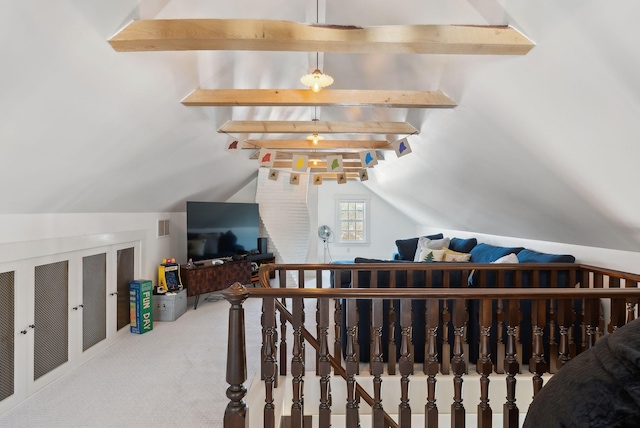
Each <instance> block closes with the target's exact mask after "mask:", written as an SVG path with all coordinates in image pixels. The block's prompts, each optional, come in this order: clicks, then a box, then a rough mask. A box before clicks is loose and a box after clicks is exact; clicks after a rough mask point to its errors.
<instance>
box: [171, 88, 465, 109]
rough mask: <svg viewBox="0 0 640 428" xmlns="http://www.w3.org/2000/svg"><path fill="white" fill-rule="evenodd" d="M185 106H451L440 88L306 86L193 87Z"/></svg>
mask: <svg viewBox="0 0 640 428" xmlns="http://www.w3.org/2000/svg"><path fill="white" fill-rule="evenodd" d="M182 104H184V105H186V106H212V107H218V106H276V107H278V106H357V107H401V108H453V107H455V106H456V103H455V102H454V101H453V100H452V99H451V98H449V97H447V96H446V95H445V94H443V93H442V92H441V91H375V90H331V89H329V90H326V89H325V90H324V91H320V92H313V91H310V90H308V89H196V90H195V91H193V92H192V93H191V94H189V95H188V96H187V97H186V98H185V99H183V100H182Z"/></svg>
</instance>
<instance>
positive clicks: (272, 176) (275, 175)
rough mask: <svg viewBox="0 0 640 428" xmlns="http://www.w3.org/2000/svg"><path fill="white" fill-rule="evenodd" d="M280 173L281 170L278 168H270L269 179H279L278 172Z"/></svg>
mask: <svg viewBox="0 0 640 428" xmlns="http://www.w3.org/2000/svg"><path fill="white" fill-rule="evenodd" d="M279 173H280V171H278V170H277V169H270V170H269V180H274V181H278V174H279Z"/></svg>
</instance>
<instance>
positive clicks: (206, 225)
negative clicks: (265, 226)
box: [187, 201, 260, 262]
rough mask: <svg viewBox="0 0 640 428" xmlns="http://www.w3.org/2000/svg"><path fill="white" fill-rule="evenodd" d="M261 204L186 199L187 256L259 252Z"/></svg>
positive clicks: (199, 256)
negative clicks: (259, 206) (259, 209)
mask: <svg viewBox="0 0 640 428" xmlns="http://www.w3.org/2000/svg"><path fill="white" fill-rule="evenodd" d="M259 228H260V215H259V213H258V204H255V203H234V202H191V201H187V258H189V259H192V260H193V261H194V262H196V261H198V260H209V259H217V258H222V257H230V256H235V255H241V254H247V253H251V252H256V251H257V248H258V236H259Z"/></svg>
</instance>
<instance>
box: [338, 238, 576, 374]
mask: <svg viewBox="0 0 640 428" xmlns="http://www.w3.org/2000/svg"><path fill="white" fill-rule="evenodd" d="M429 238H430V239H441V238H442V234H437V235H431V236H429ZM418 239H419V238H411V239H406V240H398V241H396V244H397V248H398V253H396V254H395V255H394V260H378V259H366V258H356V259H355V260H354V263H356V264H358V263H380V264H385V263H413V257H414V254H415V252H416V246H417V243H418ZM449 249H451V250H453V251H457V252H462V253H470V254H471V259H470V262H472V263H483V264H484V263H487V264H490V263H493V262H495V261H496V260H498V259H500V258H501V257H503V256H506V255H509V254H516V256H517V258H518V261H519V262H521V263H573V262H575V258H574V257H573V256H571V255H557V254H547V253H540V252H536V251H533V250H529V249H525V248H522V247H500V246H494V245H489V244H483V243H480V244H477V241H476V239H475V238H471V239H460V238H452V239H451V241H450V244H449ZM403 258H404V259H403ZM435 263H436V264H437V263H443V262H435ZM444 263H447V262H444ZM456 265H458V266H460V270H459V271H458V270H456V271H452V272H449V273H448V275H449V278H448V286H449V287H450V288H459V287H478V286H495V285H496V284H497V277H496V273H495V272H494V271H490V272H487V273H486V276H485V278H484V281H485V284H481V280H480V278H479V277H478V274H477V272H476V273H475V274H474V273H473V271H472V270H470V269H468V268H467V267H466V266H465V263H464V262H456ZM449 266H450V265H449ZM516 268H517V265H515V266H514V269H516ZM340 272H341V273H340V281H339V286H340V287H342V288H348V287H352V286H353V281H352V280H351V272H350V271H345V270H342V271H340ZM357 274H358V281H357V282H358V287H360V288H368V287H370V286H371V284H370V279H371V274H370V272H368V271H357ZM390 274H395V275H397V276H396V281H395V286H396V288H405V287H416V288H422V287H431V288H440V287H443V272H442V271H439V270H433V271H432V279H431V282H430V283H429V284H426V275H424V274H418V273H414V275H413V284H407V274H406V272H403V271H398V272H391V273H390V272H389V271H379V272H378V283H377V284H375V285H374V286H377V287H388V284H389V275H390ZM332 275H333V272H332ZM535 277H536V278H537V280H536V281H537V282H536V283H534V276H533V275H532V271H531V270H522V286H523V287H550V286H552V284H551V276H550V275H549V274H548V272H545V271H539V272H537V273H536V276H535ZM566 280H567V277H566V274H564V273H562V272H561V273H560V274H559V276H558V283H559V284H558V285H557V286H564V285H563V284H565V283H568V281H566ZM501 281H502V282H501V283H502V286H504V287H507V288H508V287H514V286H515V285H514V284H515V281H514V277H513V273H512V272H507V273H505V275H504V277H503V278H502V279H501ZM565 281H566V282H565ZM333 284H334V282H333V276H332V285H333ZM391 303H393V305H394V308H395V310H396V311H398V310H399V301H397V300H395V301H385V302H384V321H383V330H382V342H383V343H387V341H388V340H389V327H388V324H389V319H388V311H389V307H390V305H391ZM357 306H358V309H357V311H358V337H357V340H358V346H359V350H360V361H369V357H370V355H369V354H370V351H369V346H370V341H371V334H370V326H371V320H370V311H371V305H370V301H368V300H358V302H357ZM450 306H451V305H450ZM440 308H441V310H442V303H440ZM478 308H479V305H478V302H477V301H472V300H469V301H467V309H468V312H469V320H468V322H467V329H466V336H467V343H469V345H470V346H469V359H470V361H475V360H476V359H477V357H478V341H479V327H478V310H479V309H478ZM496 310H497V308H496V306H495V304H494V307H493V311H494V314H495V312H496ZM520 312H521V315H522V321H521V323H520V342H521V343H522V354H523V356H524V359H523V362H524V363H525V364H526V363H528V358H529V356H530V352H531V322H530V312H531V303H530V302H529V301H527V300H523V301H521V303H520ZM342 316H343V325H345V324H344V321H345V313H344V311H343V314H342ZM495 319H496V317H494V320H495ZM412 320H413V321H412V339H413V345H414V354H413V357H414V361H416V362H419V361H423V360H424V341H425V302H424V301H420V300H416V301H413V302H412ZM496 329H497V325H496V323H495V321H494V325H493V327H492V330H491V331H492V335H491V346H492V353H494V352H495V347H496V336H497V334H496ZM504 329H505V330H504V331H503V335H505V336H506V326H505V327H504ZM545 334H547V333H546V332H545ZM394 337H395V341H396V345H397V346H396V349H397V350H398V352H399V349H400V340H401V334H400V326H399V323H395V334H394ZM441 338H442V328H439V329H438V344H439V347H440V349H439V351H438V353H439V355H442V352H441V346H442V345H441ZM449 338H450V339H452V338H453V331H452V329H451V326H450V331H449ZM342 343H343V350H344V346H345V343H346V335H345V332H344V329H343V331H342ZM386 352H387V350H386V347H385V349H384V353H383V357H384V359H385V361H386V360H387V358H388V355H386ZM494 355H495V354H494ZM398 356H399V354H398Z"/></svg>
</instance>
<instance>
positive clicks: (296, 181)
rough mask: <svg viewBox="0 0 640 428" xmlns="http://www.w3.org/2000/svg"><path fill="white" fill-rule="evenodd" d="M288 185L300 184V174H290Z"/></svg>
mask: <svg viewBox="0 0 640 428" xmlns="http://www.w3.org/2000/svg"><path fill="white" fill-rule="evenodd" d="M289 183H290V184H300V174H298V173H297V172H292V173H291V177H290V178H289Z"/></svg>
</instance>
